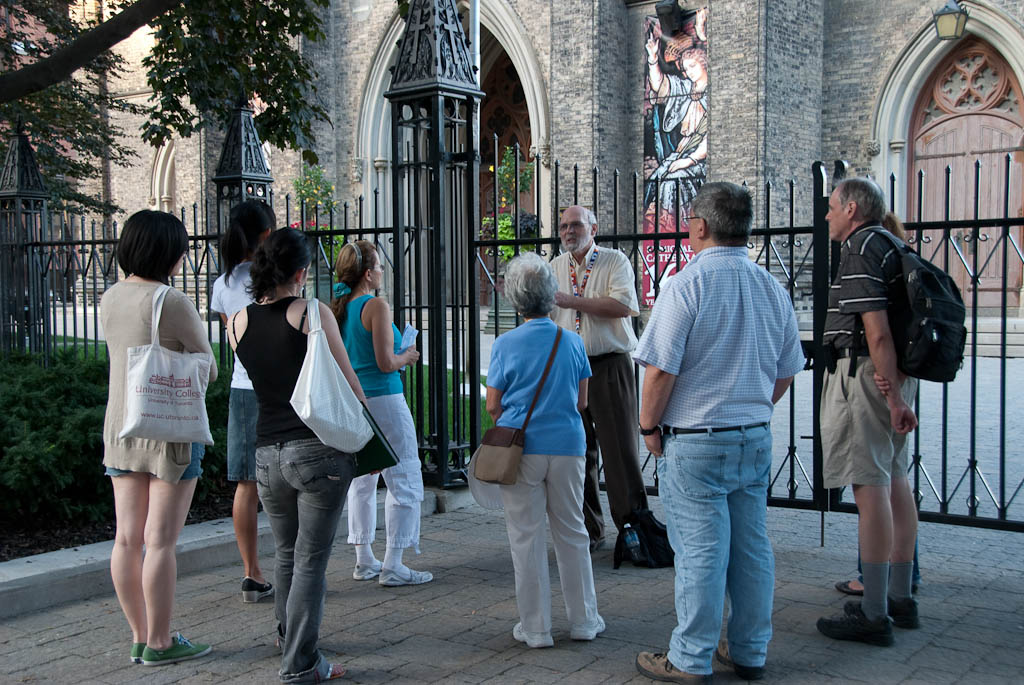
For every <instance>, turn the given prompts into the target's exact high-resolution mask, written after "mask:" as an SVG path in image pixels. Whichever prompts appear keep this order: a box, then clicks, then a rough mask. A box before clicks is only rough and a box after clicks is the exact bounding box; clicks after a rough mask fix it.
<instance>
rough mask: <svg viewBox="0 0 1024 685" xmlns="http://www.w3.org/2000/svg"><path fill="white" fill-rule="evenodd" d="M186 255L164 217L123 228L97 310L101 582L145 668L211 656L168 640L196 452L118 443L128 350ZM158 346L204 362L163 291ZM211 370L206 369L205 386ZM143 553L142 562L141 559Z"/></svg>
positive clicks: (197, 448) (137, 219)
mask: <svg viewBox="0 0 1024 685" xmlns="http://www.w3.org/2000/svg"><path fill="white" fill-rule="evenodd" d="M187 248H188V235H187V234H186V233H185V227H184V226H183V225H182V223H181V222H180V221H178V219H177V218H176V217H175V216H174V215H173V214H167V213H166V212H154V211H150V210H143V211H141V212H136V213H135V214H133V215H132V216H130V217H129V218H128V220H127V221H126V222H125V224H124V230H123V231H122V233H121V239H120V241H119V242H118V245H117V262H118V264H120V265H121V268H122V269H123V270H124V272H125V276H126V278H124V279H123V280H121V281H118V282H117V283H115V284H114V285H113V286H111V287H110V288H109V289H108V290H107V291H106V292H105V293H104V294H103V299H102V300H101V301H100V316H101V319H102V322H103V333H104V336H105V337H106V341H107V351H108V356H109V360H110V384H109V391H108V394H107V411H106V417H105V418H104V421H103V465H104V466H105V467H106V474H107V475H108V476H110V482H111V484H112V486H113V489H114V510H115V516H116V519H117V532H116V533H115V537H114V548H113V550H112V551H111V553H110V575H111V577H112V578H113V581H114V590H116V592H117V599H118V601H119V602H120V604H121V609H122V611H124V615H125V617H126V618H127V619H128V625H129V626H131V630H132V635H133V638H132V647H131V652H130V659H131V661H132V662H133V663H141V664H145V665H146V666H158V665H162V664H173V663H175V662H178V661H184V660H186V659H194V658H196V657H200V656H203V655H204V654H207V653H209V652H210V646H209V645H204V644H199V643H195V644H193V643H191V642H189V641H188V640H186V639H185V638H184V637H182V635H181V633H177V634H176V635H174V636H172V635H171V632H170V624H171V613H172V610H173V608H174V586H175V582H176V577H177V562H176V559H175V547H176V545H177V542H178V535H179V533H181V528H182V526H183V525H184V524H185V516H186V515H187V514H188V509H189V506H190V505H191V503H192V494H193V493H194V492H195V489H196V482H197V480H198V478H199V475H200V474H201V473H202V462H201V460H202V458H203V452H204V446H203V445H202V444H200V443H193V444H189V443H187V442H185V443H172V442H163V441H159V440H143V439H141V438H124V439H119V438H118V437H117V436H118V435H119V434H120V432H121V429H122V428H123V427H124V404H125V403H124V398H125V395H127V394H128V393H127V388H126V387H125V380H126V379H125V371H126V367H127V363H128V349H129V348H131V347H137V346H140V345H148V344H149V343H150V341H151V338H152V317H151V316H150V314H149V313H150V312H151V311H152V309H153V297H154V296H155V295H156V293H157V292H158V291H159V290H161V289H163V288H165V287H166V284H167V282H168V281H169V280H170V278H171V277H172V276H174V275H176V274H177V273H178V272H179V271H180V270H181V265H182V263H183V262H184V261H185V251H186V249H187ZM158 326H159V331H158V333H159V336H160V345H161V346H163V347H166V348H168V349H170V350H174V351H176V352H182V351H184V352H201V353H204V354H207V355H209V357H210V360H211V361H212V360H213V353H212V351H211V349H210V341H209V339H208V338H207V333H206V326H205V325H204V324H203V322H202V320H201V319H200V318H199V313H198V312H197V311H196V306H195V304H194V303H193V302H192V301H191V300H190V299H189V298H188V297H187V296H186V295H184V294H183V293H181V292H180V291H178V290H175V289H174V288H170V289H169V290H168V291H167V294H166V295H165V296H164V302H163V309H162V311H161V314H160V321H159V324H158ZM216 378H217V365H216V364H215V363H214V364H211V366H210V382H211V383H212V382H213V381H214V380H216ZM143 545H145V549H146V554H145V556H143V553H142V549H143Z"/></svg>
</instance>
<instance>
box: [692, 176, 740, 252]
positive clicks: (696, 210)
mask: <svg viewBox="0 0 1024 685" xmlns="http://www.w3.org/2000/svg"><path fill="white" fill-rule="evenodd" d="M690 211H691V213H692V214H693V216H695V217H698V218H701V219H703V220H704V221H705V222H706V223H707V225H708V230H709V231H711V238H712V239H713V240H714V242H716V243H718V244H720V245H736V244H738V243H746V242H747V240H748V239H749V238H750V229H751V227H752V225H753V223H754V201H753V200H752V199H751V197H750V191H749V190H747V189H746V188H744V187H743V186H740V185H736V184H735V183H726V182H723V181H719V182H716V183H705V184H704V185H703V186H701V189H700V190H699V191H697V196H696V197H694V198H693V205H691V210H690Z"/></svg>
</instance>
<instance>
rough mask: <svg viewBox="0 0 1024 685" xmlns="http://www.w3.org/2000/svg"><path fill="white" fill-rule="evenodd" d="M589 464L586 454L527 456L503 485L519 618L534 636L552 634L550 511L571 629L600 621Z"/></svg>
mask: <svg viewBox="0 0 1024 685" xmlns="http://www.w3.org/2000/svg"><path fill="white" fill-rule="evenodd" d="M584 463H585V460H584V458H583V457H582V456H579V457H567V456H559V455H548V454H524V455H523V458H522V461H520V462H519V473H518V475H517V476H516V482H515V484H514V485H502V486H501V499H502V502H503V504H504V506H505V523H506V525H507V526H508V541H509V545H510V547H511V548H512V566H513V568H514V569H515V575H516V604H517V605H518V607H519V620H520V621H522V623H523V630H524V631H525V632H526V633H527V635H528V636H530V637H534V638H543V637H547V636H548V635H550V633H551V578H550V575H549V573H548V546H547V536H546V535H545V534H544V514H545V513H547V517H548V522H549V524H550V526H551V537H552V539H553V541H554V544H555V559H556V561H557V562H558V577H559V580H560V581H561V583H562V598H563V599H564V601H565V613H566V614H567V616H568V618H569V624H570V626H571V628H572V629H579V630H583V631H586V630H590V629H593V628H594V627H595V626H596V625H597V623H598V621H599V620H600V616H598V613H597V593H596V592H595V590H594V570H593V567H592V566H591V563H590V536H589V535H588V534H587V529H586V527H585V526H584V525H583V470H584Z"/></svg>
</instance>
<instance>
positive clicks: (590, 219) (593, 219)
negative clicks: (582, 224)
mask: <svg viewBox="0 0 1024 685" xmlns="http://www.w3.org/2000/svg"><path fill="white" fill-rule="evenodd" d="M580 209H582V210H583V220H584V221H586V222H587V226H593V225H595V224H597V216H596V215H595V214H594V213H593V212H592V211H590V209H589V208H588V207H580Z"/></svg>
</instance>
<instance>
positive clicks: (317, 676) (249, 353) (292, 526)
mask: <svg viewBox="0 0 1024 685" xmlns="http://www.w3.org/2000/svg"><path fill="white" fill-rule="evenodd" d="M309 262H310V248H309V243H308V241H307V239H306V236H304V235H303V234H302V233H300V232H299V231H296V230H294V229H291V228H285V229H281V230H279V231H276V232H274V233H272V234H271V235H270V237H269V238H267V240H266V241H264V243H263V244H262V245H261V246H260V248H259V249H258V250H257V251H256V253H255V254H254V255H253V260H252V268H251V270H250V277H251V280H252V284H251V286H250V289H251V294H252V297H253V301H254V304H251V305H249V306H248V307H247V308H246V309H243V310H242V311H240V312H238V313H237V314H235V315H234V316H232V317H231V318H230V319H229V320H228V339H229V340H230V342H231V346H232V347H233V348H234V350H235V352H237V353H238V358H239V359H240V360H241V362H242V364H244V365H245V368H246V370H247V371H248V372H249V378H250V379H251V380H252V385H253V389H254V390H255V391H256V398H257V400H258V402H259V422H258V423H257V428H256V487H257V490H258V491H259V495H260V500H261V501H262V502H263V509H264V510H265V511H266V512H267V517H268V518H269V519H270V527H271V529H272V530H273V533H274V544H275V547H276V549H275V561H276V563H275V569H274V576H275V581H274V583H275V585H276V586H277V593H276V595H275V597H274V611H275V613H276V615H277V621H278V626H277V631H278V638H279V640H278V641H279V644H280V646H281V670H280V676H281V679H282V680H287V681H297V682H305V681H310V682H319V681H322V680H333V679H335V678H340V677H341V676H342V675H344V673H345V669H344V668H343V667H342V666H341V664H332V663H330V662H329V661H328V660H327V659H325V658H324V656H323V655H322V654H321V653H320V651H319V649H318V648H317V639H318V636H319V631H320V620H321V618H322V616H323V595H324V587H325V580H324V572H325V571H326V570H327V562H328V560H329V559H330V554H331V547H332V545H333V544H334V533H335V531H336V529H337V526H338V518H339V516H340V514H341V510H342V507H343V506H344V504H345V495H346V493H347V492H348V486H349V482H350V481H351V480H352V476H353V475H354V473H355V461H354V459H353V457H352V455H351V454H346V453H344V452H339V451H338V450H336V449H334V448H332V447H328V446H326V445H324V444H323V443H322V442H320V439H319V438H317V437H316V435H315V434H314V433H313V431H311V430H310V429H309V428H308V427H306V425H305V424H304V423H302V420H301V419H300V418H299V417H298V415H297V414H296V413H295V410H294V409H292V407H291V403H290V402H289V400H290V398H291V394H292V390H293V389H294V388H295V382H296V379H297V378H298V376H299V370H300V369H301V368H302V362H303V360H304V359H305V357H306V337H307V333H308V327H307V325H306V321H305V319H306V304H307V302H306V300H304V299H302V298H300V297H299V294H300V293H301V292H302V286H303V284H304V283H305V282H306V268H307V267H308V266H309ZM319 306H320V308H321V312H320V319H321V322H322V326H323V329H324V333H325V334H326V336H327V340H328V344H329V345H330V348H331V352H332V353H333V355H334V358H335V360H336V361H337V362H338V366H339V367H341V371H342V373H343V374H344V375H345V378H346V379H348V382H349V384H350V385H351V386H352V390H353V391H355V394H356V397H358V398H359V400H360V401H362V402H365V401H366V398H365V397H364V395H363V389H362V387H360V385H359V380H358V378H356V374H355V372H354V371H353V370H352V365H351V364H350V363H349V359H348V355H347V354H346V352H345V346H344V345H343V344H342V342H341V333H340V332H339V331H338V324H337V321H336V320H335V318H334V316H333V315H332V314H331V311H330V309H328V308H327V306H326V305H324V304H322V303H321V304H320V305H319ZM296 540H302V541H303V544H301V545H299V546H298V549H296Z"/></svg>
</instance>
